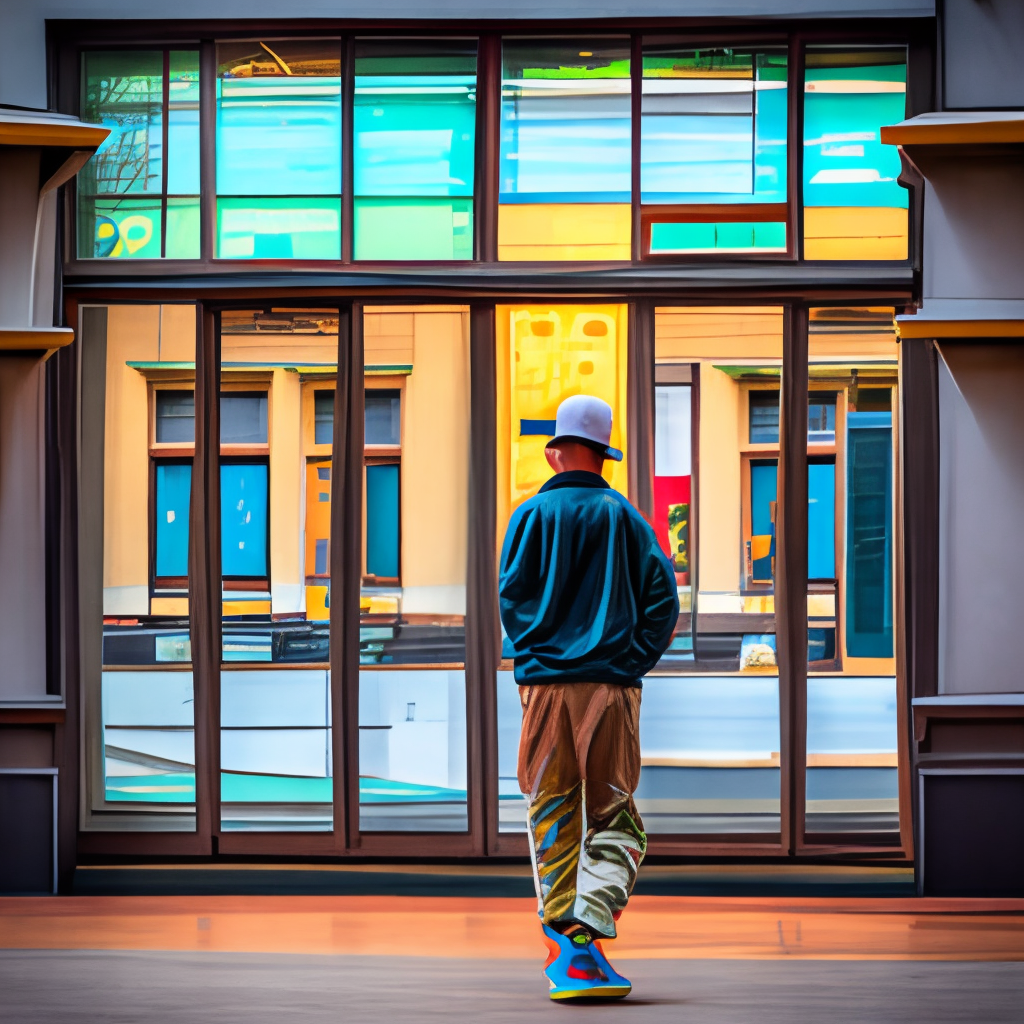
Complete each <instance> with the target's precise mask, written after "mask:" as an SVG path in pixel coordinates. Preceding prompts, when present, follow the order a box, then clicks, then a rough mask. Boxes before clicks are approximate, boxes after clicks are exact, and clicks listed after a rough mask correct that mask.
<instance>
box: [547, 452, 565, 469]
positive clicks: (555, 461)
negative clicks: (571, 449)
mask: <svg viewBox="0 0 1024 1024" xmlns="http://www.w3.org/2000/svg"><path fill="white" fill-rule="evenodd" d="M544 458H545V459H547V460H548V465H549V466H550V467H551V468H552V469H553V470H554V471H555V472H556V473H561V472H562V453H561V452H560V451H559V450H558V449H557V448H545V449H544Z"/></svg>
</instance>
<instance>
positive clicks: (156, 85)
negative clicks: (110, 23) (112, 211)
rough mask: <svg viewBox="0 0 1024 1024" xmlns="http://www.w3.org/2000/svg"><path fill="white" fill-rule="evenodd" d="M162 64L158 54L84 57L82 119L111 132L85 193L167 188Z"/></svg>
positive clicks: (91, 167)
mask: <svg viewBox="0 0 1024 1024" xmlns="http://www.w3.org/2000/svg"><path fill="white" fill-rule="evenodd" d="M163 66H164V65H163V54H162V53H161V52H160V51H158V50H143V51H139V50H125V51H115V52H111V51H93V52H86V53H85V54H84V55H83V57H82V118H83V120H85V121H92V122H99V123H100V124H102V125H104V127H106V128H109V129H110V134H109V135H108V136H107V138H106V140H105V141H104V143H103V145H102V146H100V148H99V149H98V150H97V152H96V155H95V156H94V157H93V158H92V159H91V160H90V161H89V162H88V163H87V164H86V165H85V167H84V168H82V171H81V173H80V174H79V178H78V188H79V193H80V194H81V195H95V194H97V193H99V194H103V193H118V194H120V193H125V192H161V191H162V190H163V155H164V154H163V123H162V122H163V99H164V97H163ZM80 255H85V254H84V253H80ZM158 255H159V254H158Z"/></svg>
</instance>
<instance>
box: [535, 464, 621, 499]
mask: <svg viewBox="0 0 1024 1024" xmlns="http://www.w3.org/2000/svg"><path fill="white" fill-rule="evenodd" d="M610 486H611V485H610V484H609V483H608V481H607V480H605V478H604V477H603V476H601V474H600V473H589V472H587V470H585V469H570V470H569V471H568V472H566V473H556V474H555V475H554V476H553V477H552V478H551V479H550V480H549V481H548V482H547V483H546V484H544V486H543V487H542V488H541V489H540V490H539V491H538V492H537V493H538V494H544V492H545V491H554V490H557V489H558V488H559V487H603V488H609V487H610Z"/></svg>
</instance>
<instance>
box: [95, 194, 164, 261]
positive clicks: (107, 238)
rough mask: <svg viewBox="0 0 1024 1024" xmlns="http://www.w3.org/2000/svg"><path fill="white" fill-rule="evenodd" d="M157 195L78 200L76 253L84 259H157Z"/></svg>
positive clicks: (159, 219) (160, 216) (160, 213)
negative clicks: (134, 197) (150, 196)
mask: <svg viewBox="0 0 1024 1024" xmlns="http://www.w3.org/2000/svg"><path fill="white" fill-rule="evenodd" d="M161 218H162V210H161V200H160V197H159V196H153V197H152V198H139V199H120V198H110V199H106V198H97V199H92V198H89V197H86V196H81V197H79V200H78V254H79V256H80V257H82V258H83V259H90V258H97V257H98V258H105V257H112V258H114V259H159V258H160V222H161Z"/></svg>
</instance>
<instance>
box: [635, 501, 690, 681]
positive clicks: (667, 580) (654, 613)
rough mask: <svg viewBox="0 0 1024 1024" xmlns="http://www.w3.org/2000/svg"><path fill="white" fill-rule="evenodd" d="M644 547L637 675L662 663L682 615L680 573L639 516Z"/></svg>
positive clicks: (642, 554)
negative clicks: (680, 612) (680, 614)
mask: <svg viewBox="0 0 1024 1024" xmlns="http://www.w3.org/2000/svg"><path fill="white" fill-rule="evenodd" d="M636 529H637V533H638V534H639V537H638V540H639V547H640V551H641V559H640V563H641V569H640V581H641V593H640V595H639V600H638V601H637V624H636V632H635V634H634V637H633V650H634V656H635V659H636V674H637V677H641V676H645V675H647V673H648V672H650V671H651V669H652V668H654V666H655V665H657V664H658V661H659V659H660V658H661V656H662V655H663V654H664V653H665V650H666V649H667V648H668V645H669V643H670V642H671V640H672V632H673V630H674V629H675V628H676V620H677V619H678V618H679V592H678V591H677V590H676V574H675V571H674V570H673V568H672V565H671V563H670V562H669V560H668V558H666V557H665V554H664V553H663V552H662V550H661V546H660V545H659V544H658V539H657V537H656V536H655V535H654V531H653V530H652V529H651V527H650V526H649V525H648V524H647V523H646V522H644V520H643V519H641V518H640V515H639V513H638V514H637V518H636Z"/></svg>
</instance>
